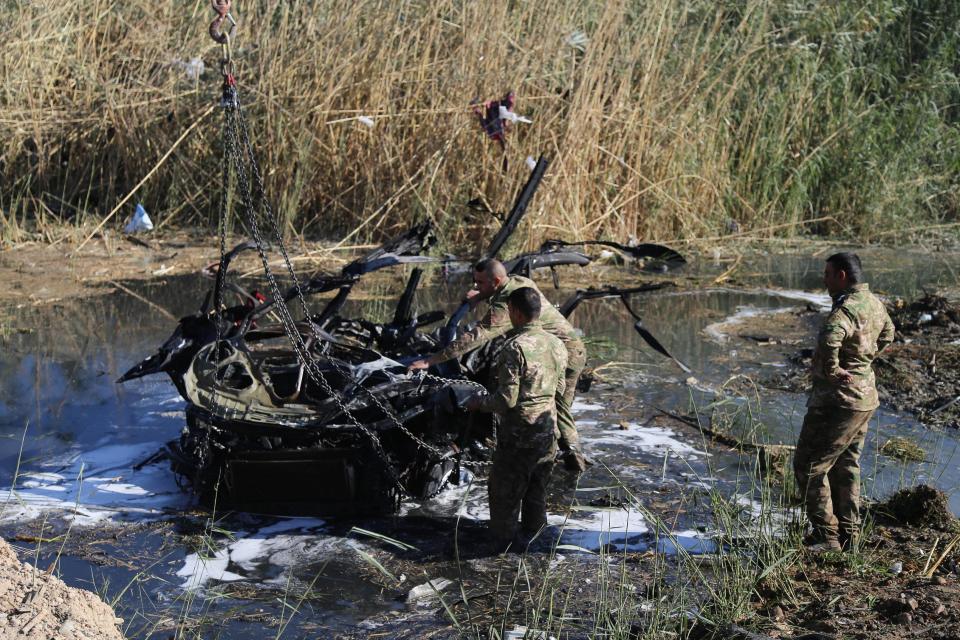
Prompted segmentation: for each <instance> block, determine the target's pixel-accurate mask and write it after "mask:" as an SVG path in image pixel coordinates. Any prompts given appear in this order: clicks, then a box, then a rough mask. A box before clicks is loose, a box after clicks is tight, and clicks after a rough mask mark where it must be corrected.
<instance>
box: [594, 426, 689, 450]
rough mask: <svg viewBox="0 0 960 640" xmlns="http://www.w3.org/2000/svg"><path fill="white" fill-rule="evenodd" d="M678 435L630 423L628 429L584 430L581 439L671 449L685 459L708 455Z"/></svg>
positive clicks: (646, 447)
mask: <svg viewBox="0 0 960 640" xmlns="http://www.w3.org/2000/svg"><path fill="white" fill-rule="evenodd" d="M676 435H677V434H676V433H675V432H674V431H671V430H670V429H667V428H665V427H655V426H650V425H640V424H637V423H628V425H627V429H621V428H619V427H616V428H612V429H607V430H603V431H584V432H582V433H581V434H580V439H581V441H583V442H587V443H589V444H590V445H599V444H603V445H612V446H615V447H617V448H618V450H619V449H621V448H622V447H628V448H632V449H639V450H641V451H650V452H664V451H669V452H670V453H672V454H676V455H677V456H679V457H681V458H685V459H692V458H694V457H696V456H701V455H706V453H705V452H703V451H700V450H699V449H696V448H694V447H693V446H691V445H689V444H687V443H686V442H683V441H681V440H678V439H677V438H676V437H675V436H676Z"/></svg>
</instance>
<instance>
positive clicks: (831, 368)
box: [807, 284, 894, 411]
mask: <svg viewBox="0 0 960 640" xmlns="http://www.w3.org/2000/svg"><path fill="white" fill-rule="evenodd" d="M893 333H894V328H893V322H892V321H891V320H890V316H889V315H887V310H886V309H885V308H884V306H883V303H882V302H880V300H878V299H877V297H876V296H874V295H873V294H872V293H870V288H869V287H868V286H867V285H866V284H856V285H853V286H852V287H850V288H849V289H847V290H846V291H844V292H842V293H841V294H839V295H837V296H836V297H835V298H834V300H833V309H832V310H831V311H830V315H828V316H827V319H826V320H824V322H823V326H822V327H821V328H820V333H819V335H818V336H817V347H816V349H815V350H814V353H813V366H812V370H811V372H810V377H811V378H812V382H813V388H812V389H811V391H810V398H809V400H808V401H807V406H808V407H840V408H844V409H852V410H854V411H869V410H871V409H876V408H877V407H878V406H879V405H880V401H879V399H878V398H877V385H876V378H875V376H874V374H873V366H872V365H873V360H874V358H876V357H877V354H879V353H880V352H881V351H883V349H884V348H885V347H886V346H887V345H888V344H890V343H891V342H893ZM843 371H846V372H848V373H849V374H850V375H851V376H852V377H853V380H852V381H850V382H844V381H843V380H841V379H840V378H839V377H838V376H839V375H840V374H841V373H842V372H843Z"/></svg>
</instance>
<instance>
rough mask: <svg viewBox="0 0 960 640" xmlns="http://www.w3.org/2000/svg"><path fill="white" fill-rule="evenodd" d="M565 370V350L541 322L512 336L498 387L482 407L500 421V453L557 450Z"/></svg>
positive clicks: (498, 370) (499, 365)
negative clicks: (560, 398) (557, 402)
mask: <svg viewBox="0 0 960 640" xmlns="http://www.w3.org/2000/svg"><path fill="white" fill-rule="evenodd" d="M566 368H567V350H566V348H565V347H564V346H563V343H562V342H560V340H559V339H558V338H557V337H556V336H553V335H550V334H549V333H547V332H546V331H545V330H544V327H543V325H542V324H541V323H540V322H536V321H534V322H530V323H527V324H526V325H524V326H522V327H520V328H518V329H514V330H512V331H511V333H510V335H509V337H508V340H507V344H506V345H505V346H504V348H503V350H502V351H501V352H500V356H499V357H498V358H497V363H496V366H495V372H496V385H497V386H496V388H495V389H493V391H492V392H491V393H490V394H488V395H487V396H485V397H484V398H483V402H482V404H481V406H480V409H481V410H482V411H490V412H493V413H496V414H497V416H498V418H499V421H498V426H497V448H498V449H541V450H543V451H546V450H548V449H549V448H550V447H552V446H553V444H554V442H555V441H556V439H557V438H558V437H559V435H560V434H559V432H558V431H557V405H556V402H555V400H554V398H555V396H556V395H557V394H561V393H563V387H564V378H563V376H564V371H565V370H566Z"/></svg>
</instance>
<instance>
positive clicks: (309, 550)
mask: <svg viewBox="0 0 960 640" xmlns="http://www.w3.org/2000/svg"><path fill="white" fill-rule="evenodd" d="M358 551H365V552H366V553H371V552H372V550H371V548H370V547H367V546H366V545H364V544H363V543H362V542H361V541H359V540H356V539H353V538H344V537H340V536H333V535H329V534H328V533H327V526H326V524H325V523H324V521H323V520H319V519H314V518H290V519H285V520H281V521H280V522H277V523H276V524H273V525H269V526H266V527H262V528H259V529H256V530H254V531H252V532H245V531H241V532H238V533H236V534H235V538H234V540H233V541H231V542H229V543H228V544H226V545H224V546H223V547H221V548H220V549H218V550H217V551H216V552H215V553H214V555H213V556H212V557H200V556H199V555H198V554H190V555H188V556H186V557H185V558H184V561H183V566H182V567H181V568H180V569H179V570H178V571H177V576H178V577H181V578H184V582H183V583H182V587H183V588H184V589H199V588H202V587H204V586H205V585H207V584H208V583H210V582H235V581H238V580H249V581H251V582H258V583H263V584H277V585H286V584H287V583H288V582H289V580H290V572H291V571H292V570H294V569H295V568H297V567H301V566H303V565H304V564H307V563H316V562H321V561H324V560H348V561H352V562H363V560H362V559H361V557H360V555H359V554H358ZM277 568H279V569H280V571H279V573H278V572H277V571H276V569H277ZM265 573H270V574H277V575H274V576H273V577H271V578H269V579H266V580H264V579H263V577H262V576H263V575H264V574H265Z"/></svg>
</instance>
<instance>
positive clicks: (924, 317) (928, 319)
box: [918, 313, 933, 324]
mask: <svg viewBox="0 0 960 640" xmlns="http://www.w3.org/2000/svg"><path fill="white" fill-rule="evenodd" d="M918 322H919V323H920V324H927V323H928V322H933V316H932V315H930V314H929V313H921V314H920V318H919V319H918Z"/></svg>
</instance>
